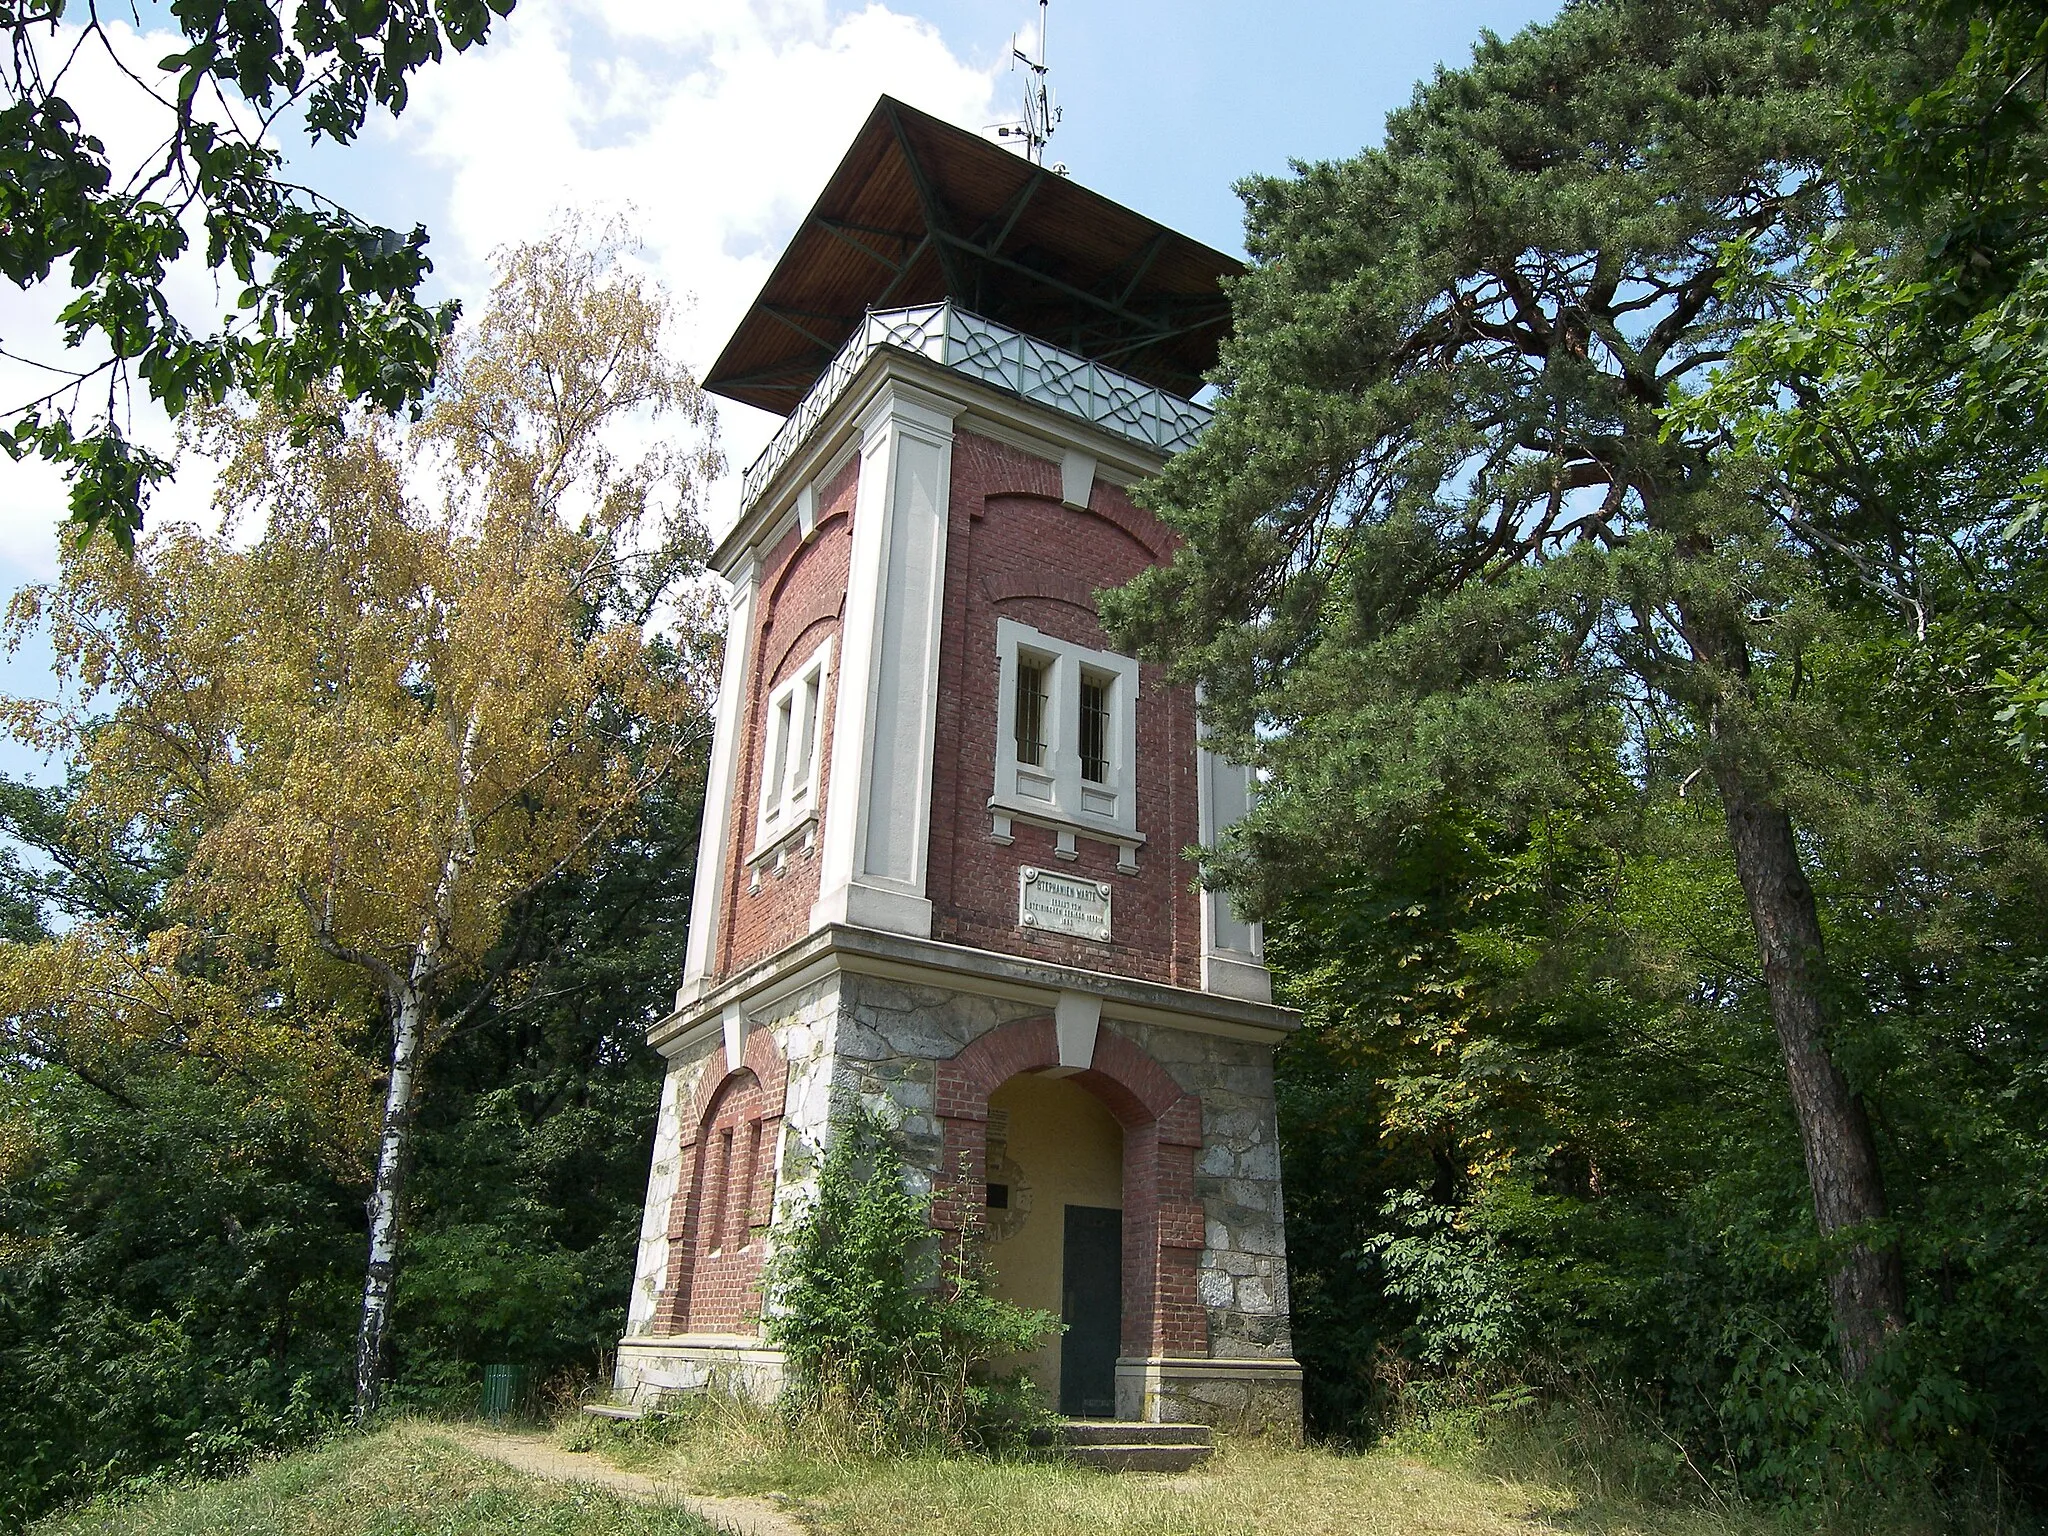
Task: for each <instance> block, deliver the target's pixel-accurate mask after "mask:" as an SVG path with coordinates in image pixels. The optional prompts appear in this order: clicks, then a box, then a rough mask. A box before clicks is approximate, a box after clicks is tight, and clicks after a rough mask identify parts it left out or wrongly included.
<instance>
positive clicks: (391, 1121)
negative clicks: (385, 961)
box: [356, 984, 426, 1422]
mask: <svg viewBox="0 0 2048 1536" xmlns="http://www.w3.org/2000/svg"><path fill="white" fill-rule="evenodd" d="M392 1014H393V1018H392V1033H391V1086H390V1088H389V1090H388V1091H387V1092H386V1093H385V1095H384V1129H383V1133H382V1134H381V1135H380V1136H379V1137H378V1140H377V1177H376V1181H375V1182H374V1183H373V1184H372V1185H371V1187H370V1200H369V1211H370V1262H369V1265H368V1268H367V1269H366V1270H365V1272H364V1276H363V1313H362V1325H361V1327H360V1329H359V1330H358V1332H357V1334H356V1419H357V1421H358V1422H360V1421H361V1420H363V1419H365V1418H367V1417H368V1416H369V1415H370V1414H371V1413H372V1412H374V1411H375V1410H376V1407H377V1398H378V1393H379V1388H380V1387H381V1386H382V1382H383V1366H384V1335H385V1332H386V1329H387V1328H388V1327H389V1325H390V1321H391V1295H392V1288H393V1282H394V1281H395V1280H396V1278H397V1272H398V1245H399V1227H398V1206H399V1200H400V1199H401V1197H402V1196H403V1195H404V1193H405V1175H406V1168H407V1164H408V1162H409V1160H410V1157H411V1153H412V1116H413V1090H414V1088H415V1086H416V1085H417V1082H418V1078H419V1062H420V1045H421V1041H422V1039H423V1037H424V1036H425V1033H426V1003H425V999H424V998H423V997H422V996H421V995H420V989H419V988H418V987H417V986H414V985H411V984H406V985H404V986H402V987H400V988H399V990H398V995H397V996H396V997H395V998H394V999H393V1006H392Z"/></svg>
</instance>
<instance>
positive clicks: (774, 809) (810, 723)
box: [754, 640, 832, 849]
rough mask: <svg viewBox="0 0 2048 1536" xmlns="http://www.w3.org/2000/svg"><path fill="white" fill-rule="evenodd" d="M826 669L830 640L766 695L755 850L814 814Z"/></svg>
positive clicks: (774, 840)
mask: <svg viewBox="0 0 2048 1536" xmlns="http://www.w3.org/2000/svg"><path fill="white" fill-rule="evenodd" d="M831 667H832V642H831V641H830V640H827V641H826V642H825V643H824V644H823V645H821V646H819V647H818V648H817V650H815V651H813V652H812V653H811V654H810V656H809V657H808V658H806V659H805V661H804V664H803V665H802V666H801V667H799V668H797V670H796V673H795V675H794V676H792V677H790V678H789V679H788V680H787V681H786V682H783V683H781V684H779V685H778V686H777V687H776V689H775V690H774V692H772V693H770V694H769V695H768V730H767V735H766V739H765V740H764V742H763V753H762V759H761V815H760V823H759V826H758V828H757V830H756V835H755V839H754V843H755V846H756V847H757V848H763V849H765V848H767V847H768V846H769V845H770V844H772V843H777V842H780V841H781V840H782V839H783V838H784V837H786V836H788V835H789V834H790V832H792V831H794V830H795V829H796V828H797V827H800V826H802V825H804V824H805V823H806V822H808V821H809V820H811V819H812V818H813V817H815V816H816V815H817V811H818V773H819V767H820V764H819V755H820V740H819V738H820V737H821V736H822V735H823V734H824V719H823V710H824V699H825V681H826V678H827V676H828V675H829V673H830V671H831Z"/></svg>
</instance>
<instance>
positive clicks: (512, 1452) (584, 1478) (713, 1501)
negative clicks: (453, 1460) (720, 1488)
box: [446, 1424, 810, 1536]
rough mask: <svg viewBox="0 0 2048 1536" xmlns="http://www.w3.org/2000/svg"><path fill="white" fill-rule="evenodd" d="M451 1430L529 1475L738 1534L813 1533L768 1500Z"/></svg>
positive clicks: (519, 1438)
mask: <svg viewBox="0 0 2048 1536" xmlns="http://www.w3.org/2000/svg"><path fill="white" fill-rule="evenodd" d="M446 1433H447V1434H448V1435H449V1436H451V1437H452V1438H453V1439H454V1440H455V1441H456V1442H457V1443H458V1444H459V1445H461V1446H462V1448H463V1449H464V1450H467V1451H473V1452H475V1453H476V1454H477V1455H479V1456H487V1457H489V1458H490V1459H491V1460H492V1461H497V1462H503V1463H504V1464H505V1465H506V1466H508V1467H510V1468H512V1469H513V1470H514V1471H516V1472H524V1473H525V1474H526V1475H527V1476H528V1477H538V1478H543V1479H545V1480H546V1481H548V1482H553V1483H592V1484H595V1485H596V1486H597V1487H599V1488H603V1489H605V1490H607V1491H608V1492H611V1493H616V1494H618V1495H619V1496H620V1497H621V1498H626V1499H636V1500H639V1501H640V1502H642V1503H648V1504H653V1503H675V1504H680V1505H682V1506H683V1507H684V1508H685V1509H687V1510H689V1511H690V1513H692V1514H694V1515H697V1516H700V1517H701V1518H703V1519H705V1520H709V1521H710V1522H711V1523H712V1524H713V1525H715V1526H717V1527H718V1528H719V1529H720V1530H723V1531H730V1532H732V1533H733V1536H810V1533H809V1532H807V1531H806V1530H805V1529H804V1527H803V1525H802V1524H801V1522H799V1521H798V1520H797V1518H796V1517H795V1516H794V1515H791V1514H789V1513H788V1512H787V1511H785V1510H781V1509H778V1508H776V1507H775V1506H774V1505H773V1504H771V1503H769V1502H768V1501H767V1500H766V1499H740V1498H712V1497H707V1496H705V1495H701V1494H694V1493H685V1492H683V1490H682V1489H681V1488H679V1487H678V1486H677V1485H676V1484H675V1483H674V1482H673V1481H671V1480H669V1479H666V1478H657V1477H649V1476H647V1475H646V1474H645V1473H644V1472H627V1471H624V1470H622V1469H620V1468H618V1467H614V1466H612V1465H610V1464H609V1463H608V1462H606V1461H605V1460H604V1459H603V1458H602V1457H600V1456H597V1455H594V1454H592V1453H591V1452H588V1451H565V1450H563V1449H562V1448H561V1447H560V1446H558V1445H555V1444H554V1443H553V1442H551V1441H549V1440H547V1439H545V1438H544V1437H542V1436H540V1435H515V1434H510V1433H508V1432H506V1431H504V1430H497V1429H478V1428H476V1427H475V1426H473V1425H468V1424H462V1425H453V1424H451V1425H449V1426H447V1429H446Z"/></svg>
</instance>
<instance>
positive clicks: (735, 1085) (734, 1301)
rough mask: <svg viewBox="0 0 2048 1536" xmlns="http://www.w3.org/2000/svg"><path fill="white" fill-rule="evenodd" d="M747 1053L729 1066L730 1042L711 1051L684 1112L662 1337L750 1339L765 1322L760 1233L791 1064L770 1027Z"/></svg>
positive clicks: (755, 1034)
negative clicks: (733, 1335) (689, 1335)
mask: <svg viewBox="0 0 2048 1536" xmlns="http://www.w3.org/2000/svg"><path fill="white" fill-rule="evenodd" d="M740 1054H741V1060H740V1062H739V1064H738V1065H737V1066H734V1067H731V1068H728V1066H727V1063H726V1055H725V1047H724V1045H722V1044H721V1045H720V1046H719V1047H718V1049H717V1050H715V1051H713V1052H712V1054H711V1059H710V1060H709V1061H708V1062H706V1063H705V1065H704V1073H703V1075H702V1076H701V1077H699V1078H698V1079H697V1091H696V1093H695V1094H694V1095H692V1098H691V1102H690V1104H689V1106H688V1107H687V1108H686V1109H685V1110H684V1112H683V1114H682V1116H681V1119H682V1125H683V1139H682V1145H681V1148H680V1152H679V1155H680V1160H681V1163H682V1168H681V1170H680V1173H679V1176H678V1178H677V1180H676V1190H675V1194H674V1195H672V1196H671V1197H670V1199H669V1210H668V1282H667V1288H666V1291H665V1293H664V1295H663V1298H662V1308H661V1314H660V1323H659V1331H660V1332H662V1333H664V1334H677V1333H752V1332H754V1331H755V1329H756V1328H757V1327H758V1326H759V1323H760V1318H761V1294H760V1287H761V1264H762V1260H763V1257H764V1249H765V1246H766V1245H765V1244H764V1243H763V1242H762V1240H761V1237H762V1233H763V1231H764V1230H765V1228H766V1227H767V1224H768V1217H769V1213H770V1212H771V1211H772V1210H773V1209H774V1205H775V1184H776V1177H775V1176H776V1162H777V1156H778V1152H779V1149H780V1146H781V1141H782V1137H781V1131H782V1111H783V1097H784V1094H785V1091H786V1089H787V1084H788V1077H789V1068H788V1065H787V1063H785V1062H784V1061H783V1059H782V1053H781V1052H780V1051H779V1050H778V1049H777V1048H776V1045H775V1039H774V1036H772V1035H771V1034H769V1032H768V1031H767V1030H765V1029H757V1030H754V1031H752V1032H751V1033H750V1034H749V1035H748V1036H747V1043H746V1045H745V1047H744V1048H743V1049H742V1051H741V1053H740Z"/></svg>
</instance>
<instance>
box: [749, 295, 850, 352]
mask: <svg viewBox="0 0 2048 1536" xmlns="http://www.w3.org/2000/svg"><path fill="white" fill-rule="evenodd" d="M757 307H758V308H759V309H760V311H761V313H762V314H764V315H766V316H767V317H768V318H769V319H770V320H773V321H775V322H776V323H778V324H780V325H786V326H788V327H789V329H791V330H792V331H795V332H796V333H797V335H799V336H801V337H803V339H804V340H805V341H809V342H814V343H816V344H817V345H818V346H821V347H823V348H824V349H825V350H826V352H827V353H832V352H836V351H838V350H839V346H840V342H838V341H834V340H832V339H831V338H830V337H829V336H820V335H819V334H818V333H817V332H816V331H814V330H812V329H811V328H810V327H809V326H808V325H805V324H804V321H806V320H833V321H836V322H838V323H839V324H841V325H851V324H852V323H853V322H852V321H850V320H847V319H845V318H844V317H843V316H840V315H813V314H808V313H806V312H805V311H803V310H801V309H786V308H784V307H783V306H782V305H780V304H762V305H759V306H757ZM844 339H845V338H844V337H842V338H841V339H840V340H841V341H843V340H844Z"/></svg>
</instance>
